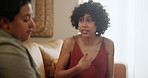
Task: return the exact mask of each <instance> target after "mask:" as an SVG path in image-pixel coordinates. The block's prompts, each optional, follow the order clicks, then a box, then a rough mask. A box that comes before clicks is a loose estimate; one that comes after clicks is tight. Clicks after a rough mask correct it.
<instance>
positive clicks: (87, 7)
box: [55, 0, 114, 78]
mask: <svg viewBox="0 0 148 78" xmlns="http://www.w3.org/2000/svg"><path fill="white" fill-rule="evenodd" d="M109 20H110V19H109V17H108V13H107V12H106V10H105V9H104V8H103V6H102V5H101V4H100V3H95V2H93V1H92V0H90V1H89V2H85V3H83V4H80V5H78V6H77V7H75V8H74V10H73V14H72V16H71V23H72V25H73V27H75V29H77V30H79V31H80V33H81V34H79V35H75V36H72V37H70V38H67V39H66V40H64V43H63V46H62V49H61V53H60V57H59V60H58V63H57V68H56V73H55V78H113V65H114V43H113V41H112V40H110V39H108V38H106V37H103V36H101V35H102V34H104V32H105V31H106V30H107V28H108V27H109V24H110V23H109Z"/></svg>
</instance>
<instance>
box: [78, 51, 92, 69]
mask: <svg viewBox="0 0 148 78" xmlns="http://www.w3.org/2000/svg"><path fill="white" fill-rule="evenodd" d="M92 61H93V59H92V57H89V56H88V53H86V54H85V55H84V56H83V57H82V58H81V59H80V60H79V63H78V64H77V67H78V68H79V69H80V70H84V69H87V68H89V67H90V65H91V62H92Z"/></svg>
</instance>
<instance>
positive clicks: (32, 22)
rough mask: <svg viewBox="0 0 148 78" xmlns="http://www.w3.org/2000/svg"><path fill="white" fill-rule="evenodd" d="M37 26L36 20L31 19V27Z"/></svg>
mask: <svg viewBox="0 0 148 78" xmlns="http://www.w3.org/2000/svg"><path fill="white" fill-rule="evenodd" d="M35 26H36V24H35V22H34V21H33V19H32V20H31V24H30V27H31V28H33V27H35Z"/></svg>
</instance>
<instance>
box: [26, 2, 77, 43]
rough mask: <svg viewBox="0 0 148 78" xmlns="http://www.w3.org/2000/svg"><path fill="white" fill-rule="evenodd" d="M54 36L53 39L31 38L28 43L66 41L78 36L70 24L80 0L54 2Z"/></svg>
mask: <svg viewBox="0 0 148 78" xmlns="http://www.w3.org/2000/svg"><path fill="white" fill-rule="evenodd" d="M53 1H54V2H53V3H54V4H53V5H54V6H53V36H52V37H51V38H41V37H31V38H30V39H29V40H28V41H34V42H46V41H49V40H54V39H62V40H64V39H65V38H66V37H70V36H72V35H74V34H77V30H75V29H74V28H73V27H72V25H71V22H70V16H71V13H72V10H73V8H74V7H75V6H76V5H77V4H78V0H53Z"/></svg>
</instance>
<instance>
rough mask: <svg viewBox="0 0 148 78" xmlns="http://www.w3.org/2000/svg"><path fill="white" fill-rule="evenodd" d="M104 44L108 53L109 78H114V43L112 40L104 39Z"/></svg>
mask: <svg viewBox="0 0 148 78" xmlns="http://www.w3.org/2000/svg"><path fill="white" fill-rule="evenodd" d="M104 43H105V46H106V50H107V53H108V70H107V78H114V76H113V74H114V73H113V69H114V43H113V41H111V40H110V39H107V38H104Z"/></svg>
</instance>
